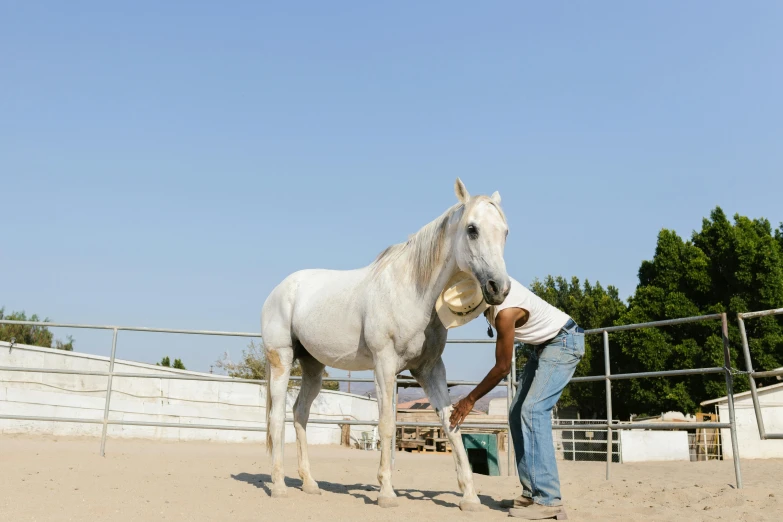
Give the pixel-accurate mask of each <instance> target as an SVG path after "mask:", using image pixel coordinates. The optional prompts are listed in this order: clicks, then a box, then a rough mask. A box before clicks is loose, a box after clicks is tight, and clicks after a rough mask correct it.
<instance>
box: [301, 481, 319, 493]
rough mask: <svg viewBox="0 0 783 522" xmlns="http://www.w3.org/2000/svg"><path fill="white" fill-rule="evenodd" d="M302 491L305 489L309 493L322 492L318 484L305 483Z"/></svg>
mask: <svg viewBox="0 0 783 522" xmlns="http://www.w3.org/2000/svg"><path fill="white" fill-rule="evenodd" d="M302 491H304V492H305V493H307V494H308V495H320V494H321V488H319V487H318V484H305V485H304V486H302Z"/></svg>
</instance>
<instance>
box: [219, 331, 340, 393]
mask: <svg viewBox="0 0 783 522" xmlns="http://www.w3.org/2000/svg"><path fill="white" fill-rule="evenodd" d="M215 366H217V367H218V368H220V369H222V370H223V371H225V372H226V373H227V374H228V375H229V376H231V377H235V378H238V379H259V380H263V379H266V355H265V354H264V346H263V344H262V343H260V342H259V343H256V342H255V341H253V340H251V341H250V344H248V346H247V349H246V350H242V359H241V360H240V361H239V362H238V363H234V362H231V361H230V360H229V358H228V356H227V354H226V355H224V356H223V358H222V359H219V360H218V361H216V362H215ZM291 375H293V376H301V375H302V367H301V366H300V365H299V361H294V366H293V368H291ZM324 377H329V373H328V372H327V371H326V370H324ZM297 385H298V382H297V381H289V383H288V387H289V388H292V387H294V386H297ZM323 389H325V390H334V391H337V390H339V389H340V383H339V382H337V381H328V380H324V381H323Z"/></svg>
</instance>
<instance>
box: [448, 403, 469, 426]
mask: <svg viewBox="0 0 783 522" xmlns="http://www.w3.org/2000/svg"><path fill="white" fill-rule="evenodd" d="M473 404H474V403H473V401H472V400H470V397H465V398H464V399H462V400H461V401H459V402H458V403H457V404H455V405H454V408H453V409H452V410H451V417H450V418H449V422H450V423H451V429H452V430H453V429H454V428H456V427H457V426H459V425H460V424H462V421H463V420H465V417H467V416H468V414H469V413H470V412H471V411H472V410H473Z"/></svg>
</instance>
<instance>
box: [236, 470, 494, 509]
mask: <svg viewBox="0 0 783 522" xmlns="http://www.w3.org/2000/svg"><path fill="white" fill-rule="evenodd" d="M231 478H232V479H234V480H238V481H240V482H245V483H247V484H250V485H252V486H255V487H256V488H258V489H263V490H264V491H265V492H266V494H267V495H269V496H270V497H271V496H272V490H271V489H270V488H269V484H271V483H272V477H271V475H269V474H268V473H238V474H236V475H231ZM285 485H286V486H287V487H289V488H297V489H300V488H301V487H302V481H301V480H298V479H293V478H289V477H286V478H285ZM318 487H320V488H321V490H322V491H325V492H328V493H336V494H339V495H350V496H352V497H354V498H357V499H359V500H362V501H364V503H365V504H367V505H370V504H372V505H374V504H376V503H377V502H376V499H377V496H373V497H370V496H369V495H368V494H367V493H368V492H374V493H377V491H378V489H379V487H378V486H374V485H370V484H335V483H334V482H328V481H325V480H319V481H318ZM394 491H395V492H396V493H397V496H398V497H401V498H407V499H410V500H416V501H419V500H424V501H428V502H433V503H435V504H436V505H438V506H441V507H447V508H459V504H456V503H454V502H450V501H447V500H443V499H441V498H438V497H440V496H441V495H455V494H457V495H459V494H458V493H457V492H455V491H427V490H410V489H396V488H395V490H394ZM479 500H481V503H482V504H483V505H485V506H487V507H488V508H489V509H491V510H495V511H503V510H504V508H502V507H501V505H500V502H499V501H497V500H495V499H493V498H492V497H489V496H487V495H479Z"/></svg>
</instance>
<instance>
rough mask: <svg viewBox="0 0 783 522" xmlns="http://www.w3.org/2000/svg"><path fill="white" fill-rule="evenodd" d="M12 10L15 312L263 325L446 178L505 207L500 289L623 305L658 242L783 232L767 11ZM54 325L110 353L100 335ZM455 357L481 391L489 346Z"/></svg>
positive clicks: (6, 83) (522, 5)
mask: <svg viewBox="0 0 783 522" xmlns="http://www.w3.org/2000/svg"><path fill="white" fill-rule="evenodd" d="M164 4H165V5H164ZM0 20H2V22H0V24H2V30H0V49H2V53H1V54H0V79H1V80H2V81H0V215H1V216H2V218H1V219H2V235H1V236H0V237H1V238H2V240H0V306H3V305H4V306H5V307H6V310H7V311H9V310H25V311H27V312H28V313H32V312H36V313H38V314H40V315H45V316H48V317H49V318H51V319H52V320H57V321H63V322H83V323H93V324H107V323H108V324H125V325H139V326H160V327H171V328H199V329H220V330H241V331H258V330H259V328H260V327H259V314H260V310H261V305H262V303H263V301H264V299H265V298H266V296H267V294H268V293H269V291H270V290H271V289H272V288H273V287H274V286H275V285H276V284H277V283H278V282H279V281H280V280H281V279H283V278H284V277H285V276H286V275H287V274H289V273H291V272H293V271H295V270H298V269H301V268H310V267H322V268H338V269H339V268H354V267H358V266H363V265H366V264H367V263H369V262H370V261H371V260H372V259H373V258H374V257H375V255H376V254H377V253H378V252H379V251H381V250H383V248H385V247H386V246H387V245H389V244H392V243H396V242H400V241H403V240H404V239H405V238H406V237H407V236H408V235H409V234H410V233H412V232H415V231H416V230H418V229H419V228H420V227H421V226H423V225H424V224H425V223H427V222H428V221H430V220H431V219H433V218H435V217H436V216H438V215H439V214H440V213H441V212H442V211H443V210H444V209H445V208H447V207H448V206H450V205H451V204H452V203H453V202H454V201H455V196H454V194H453V189H452V187H453V183H454V179H455V178H456V177H457V176H459V177H461V178H462V179H463V181H464V182H465V184H466V185H467V187H468V189H469V190H470V191H471V192H473V193H485V194H489V193H491V192H493V191H495V190H499V191H500V193H501V195H502V197H503V205H504V208H505V210H506V213H507V215H508V219H509V223H510V229H511V233H510V235H509V240H508V246H507V255H506V259H507V264H508V267H509V270H510V272H511V274H512V275H513V276H514V277H516V278H517V279H519V280H520V281H522V282H523V283H529V282H530V281H532V280H533V278H535V277H544V276H546V275H547V274H554V275H564V276H567V277H570V276H572V275H576V276H579V277H580V278H581V279H585V278H587V279H589V280H590V281H593V282H594V281H596V280H598V281H600V282H601V283H603V284H605V285H606V284H613V285H615V286H617V287H618V288H619V289H620V292H621V295H622V296H623V297H627V296H629V295H630V294H631V293H632V292H633V290H634V287H635V285H636V281H637V280H636V273H637V270H638V267H639V264H640V262H641V261H642V260H643V259H649V258H650V257H651V256H652V254H653V252H654V248H655V239H656V235H657V233H658V231H659V230H660V229H661V228H664V227H665V228H670V229H674V230H676V231H677V232H679V233H680V234H682V235H685V236H689V235H690V233H691V231H692V230H694V229H696V228H699V227H700V224H701V219H702V217H704V216H706V215H708V213H709V211H710V210H711V209H712V208H714V207H715V206H716V205H720V206H722V207H723V208H724V210H725V211H726V212H727V213H729V214H734V213H741V214H744V215H748V216H751V217H760V216H764V217H767V218H769V219H770V220H771V221H772V222H773V224H775V226H777V224H778V223H779V222H780V221H783V206H781V204H780V195H781V192H783V191H782V190H781V189H782V188H783V175H781V171H782V170H783V169H782V167H783V147H781V143H783V125H782V122H783V97H781V95H780V93H781V92H783V85H782V84H783V68H781V67H780V64H781V63H783V36H782V35H781V31H780V27H781V26H782V25H783V4H781V3H778V2H772V1H767V2H753V3H742V4H740V3H736V2H707V1H698V2H687V3H675V2H667V3H663V2H655V3H652V2H651V3H647V4H645V5H642V4H641V3H638V2H633V3H631V2H590V3H586V2H583V3H565V2H546V3H537V4H533V3H529V2H490V3H484V4H477V3H468V2H425V3H414V2H403V3H394V4H393V5H392V4H387V5H369V3H364V2H297V3H285V5H283V4H279V5H271V4H269V3H261V2H232V3H230V4H217V3H214V2H189V3H187V4H185V3H179V4H177V5H175V3H173V2H172V3H162V2H133V3H127V4H125V5H124V6H120V5H119V4H118V3H116V2H111V3H107V2H68V3H61V2H6V3H4V4H3V6H2V7H0ZM484 331H485V326H484V325H482V324H481V322H480V321H475V322H474V323H472V324H470V325H468V326H465V327H463V328H460V329H459V330H455V331H453V332H452V333H451V335H452V336H453V337H463V338H464V337H476V336H479V337H481V336H484V335H485V333H484ZM56 333H57V335H59V336H61V337H62V336H65V335H67V334H69V333H70V334H72V335H74V337H75V339H76V347H77V349H78V350H81V351H86V352H91V353H99V354H108V351H109V346H110V335H109V334H107V333H105V332H103V333H90V332H86V331H72V332H68V331H63V330H58V331H57V332H56ZM243 346H244V341H242V340H237V341H232V340H227V339H220V338H206V339H200V338H194V337H188V336H164V335H146V334H144V335H143V334H129V333H122V334H121V336H120V340H119V344H118V356H120V357H123V358H128V359H135V360H141V361H147V362H152V361H155V360H159V359H160V357H161V356H163V355H170V356H171V357H181V358H182V359H183V360H184V361H185V363H186V365H188V367H189V368H192V369H197V370H206V369H208V367H209V365H210V363H212V362H214V361H215V360H216V359H217V358H219V357H220V355H221V353H222V352H223V351H224V350H229V351H230V353H231V354H232V356H233V358H234V359H237V358H238V356H239V354H240V351H241V348H242V347H243ZM446 362H447V367H448V369H449V376H450V377H452V378H463V379H464V378H480V377H481V376H483V374H484V372H486V370H488V369H489V367H491V365H492V357H491V350H489V349H488V348H487V347H470V346H455V347H453V348H449V349H448V350H447V355H446ZM334 373H338V374H339V373H341V372H334Z"/></svg>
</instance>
